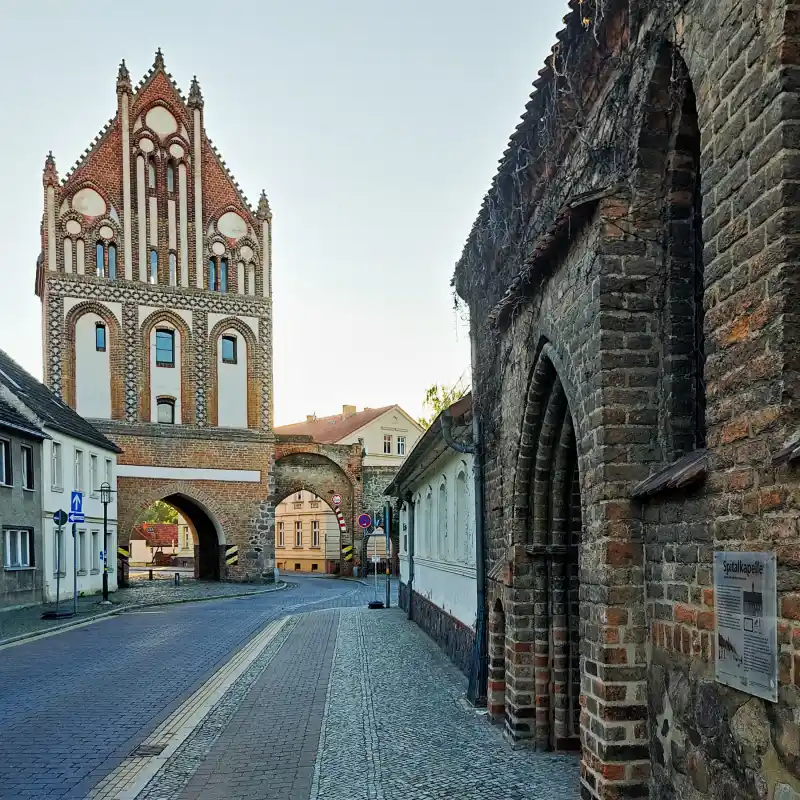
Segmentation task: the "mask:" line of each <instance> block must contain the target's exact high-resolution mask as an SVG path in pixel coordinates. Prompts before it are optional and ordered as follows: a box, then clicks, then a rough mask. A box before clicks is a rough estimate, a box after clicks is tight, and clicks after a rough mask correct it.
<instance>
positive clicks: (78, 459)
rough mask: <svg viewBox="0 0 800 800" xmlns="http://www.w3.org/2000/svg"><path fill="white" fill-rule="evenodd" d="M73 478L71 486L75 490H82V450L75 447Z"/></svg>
mask: <svg viewBox="0 0 800 800" xmlns="http://www.w3.org/2000/svg"><path fill="white" fill-rule="evenodd" d="M74 477H75V480H74V481H73V484H74V486H73V488H74V489H75V491H76V492H82V491H83V450H78V448H77V447H76V448H75V476H74Z"/></svg>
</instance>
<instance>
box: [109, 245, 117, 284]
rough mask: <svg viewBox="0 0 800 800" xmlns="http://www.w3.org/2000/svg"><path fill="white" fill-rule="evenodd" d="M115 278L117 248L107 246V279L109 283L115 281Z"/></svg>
mask: <svg viewBox="0 0 800 800" xmlns="http://www.w3.org/2000/svg"><path fill="white" fill-rule="evenodd" d="M116 277H117V246H116V245H115V244H110V245H109V246H108V279H109V280H110V281H113V280H116Z"/></svg>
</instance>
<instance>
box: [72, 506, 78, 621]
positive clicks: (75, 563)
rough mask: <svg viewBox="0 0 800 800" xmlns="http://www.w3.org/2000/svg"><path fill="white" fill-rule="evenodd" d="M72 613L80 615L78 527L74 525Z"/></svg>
mask: <svg viewBox="0 0 800 800" xmlns="http://www.w3.org/2000/svg"><path fill="white" fill-rule="evenodd" d="M72 613H73V614H77V613H78V526H77V524H76V523H74V522H73V523H72Z"/></svg>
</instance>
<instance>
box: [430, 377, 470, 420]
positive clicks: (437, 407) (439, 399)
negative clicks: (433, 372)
mask: <svg viewBox="0 0 800 800" xmlns="http://www.w3.org/2000/svg"><path fill="white" fill-rule="evenodd" d="M468 391H469V387H467V386H465V385H464V383H463V381H462V379H461V378H459V379H458V380H457V381H456V382H455V383H454V384H453V385H452V386H446V385H445V384H441V385H440V384H438V383H434V384H433V386H431V387H429V388H428V391H427V392H425V400H424V401H423V403H422V408H423V410H425V411H429V412H430V413H427V414H426V415H425V416H423V417H420V418H419V420H417V421H418V422H419V424H420V425H422V427H423V428H426V429H427V428H430V426H431V423H432V422H433V421H434V420H435V419H436V417H438V416H439V414H441V413H442V411H444V410H445V409H446V408H449V407H450V406H451V405H453V403H455V402H456V400H460V399H461V398H462V397H463V396H464V395H465V394H466V393H467V392H468Z"/></svg>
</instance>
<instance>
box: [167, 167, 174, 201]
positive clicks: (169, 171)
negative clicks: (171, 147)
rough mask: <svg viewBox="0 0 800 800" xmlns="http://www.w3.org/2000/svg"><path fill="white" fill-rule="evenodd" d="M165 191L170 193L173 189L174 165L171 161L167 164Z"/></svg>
mask: <svg viewBox="0 0 800 800" xmlns="http://www.w3.org/2000/svg"><path fill="white" fill-rule="evenodd" d="M167 191H168V192H169V193H170V194H172V192H174V191H175V165H174V164H173V163H172V162H171V161H170V162H169V164H167Z"/></svg>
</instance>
